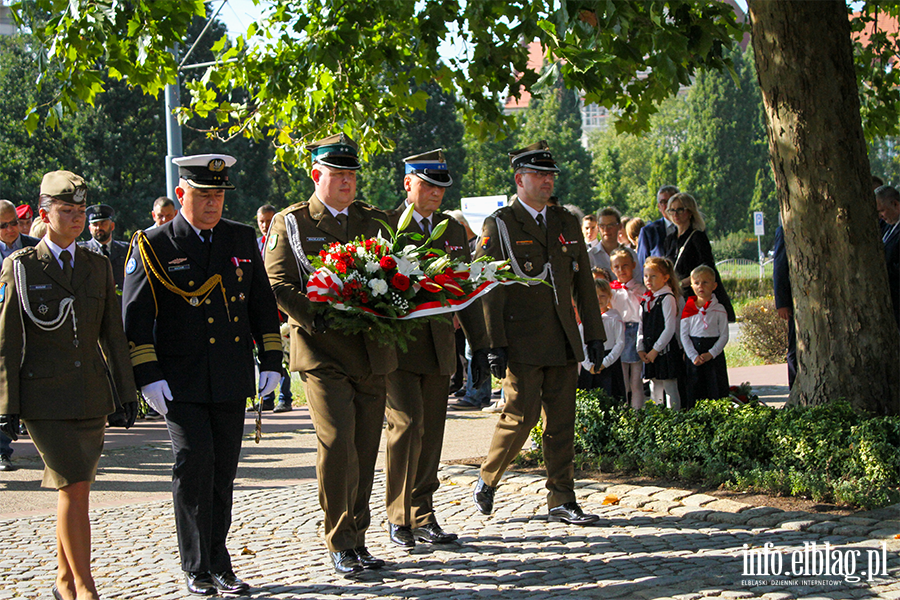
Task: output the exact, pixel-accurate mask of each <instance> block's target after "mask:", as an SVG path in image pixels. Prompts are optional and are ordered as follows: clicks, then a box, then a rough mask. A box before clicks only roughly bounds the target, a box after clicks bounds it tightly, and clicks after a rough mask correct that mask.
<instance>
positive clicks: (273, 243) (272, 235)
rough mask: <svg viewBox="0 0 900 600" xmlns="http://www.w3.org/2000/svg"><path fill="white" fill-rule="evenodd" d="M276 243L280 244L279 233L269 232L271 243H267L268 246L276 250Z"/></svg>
mask: <svg viewBox="0 0 900 600" xmlns="http://www.w3.org/2000/svg"><path fill="white" fill-rule="evenodd" d="M276 244H278V234H277V233H270V234H269V243H268V244H267V247H268V248H269V250H274V249H275V246H276Z"/></svg>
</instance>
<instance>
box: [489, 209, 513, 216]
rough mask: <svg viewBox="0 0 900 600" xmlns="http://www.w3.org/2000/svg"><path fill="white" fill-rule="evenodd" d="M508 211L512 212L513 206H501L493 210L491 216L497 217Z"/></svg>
mask: <svg viewBox="0 0 900 600" xmlns="http://www.w3.org/2000/svg"><path fill="white" fill-rule="evenodd" d="M507 213H512V206H501V207H500V208H498V209H497V210H495V211H494V212H492V213H491V215H490V216H491V217H493V218H494V219H496V218H497V217H499V216H501V215H505V214H507Z"/></svg>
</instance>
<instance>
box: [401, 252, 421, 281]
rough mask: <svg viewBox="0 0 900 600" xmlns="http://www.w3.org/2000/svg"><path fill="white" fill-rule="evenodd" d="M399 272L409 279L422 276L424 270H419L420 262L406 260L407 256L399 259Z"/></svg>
mask: <svg viewBox="0 0 900 600" xmlns="http://www.w3.org/2000/svg"><path fill="white" fill-rule="evenodd" d="M397 271H398V272H400V273H402V274H403V275H406V276H407V277H410V276H412V275H421V274H422V269H420V268H419V261H417V260H415V259H409V258H406V257H405V256H398V257H397Z"/></svg>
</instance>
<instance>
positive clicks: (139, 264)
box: [123, 154, 281, 595]
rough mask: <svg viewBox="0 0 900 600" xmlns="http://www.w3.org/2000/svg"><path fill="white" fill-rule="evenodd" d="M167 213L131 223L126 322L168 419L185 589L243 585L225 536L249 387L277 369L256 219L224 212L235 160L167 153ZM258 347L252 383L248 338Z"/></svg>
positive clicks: (142, 377)
mask: <svg viewBox="0 0 900 600" xmlns="http://www.w3.org/2000/svg"><path fill="white" fill-rule="evenodd" d="M173 162H174V163H175V164H176V165H178V176H179V180H178V187H177V188H175V194H176V196H177V197H178V201H179V202H180V203H181V210H180V211H179V212H178V214H177V215H176V216H175V218H174V219H172V220H171V221H169V222H167V223H165V224H164V225H161V226H160V227H156V228H154V229H152V230H149V231H147V232H142V231H139V232H138V233H137V234H135V238H134V240H133V242H132V251H131V256H130V257H129V258H128V261H127V262H126V264H125V292H124V295H123V298H124V305H125V333H126V335H127V336H128V341H129V343H130V344H131V362H132V365H133V366H134V376H135V380H136V381H137V383H138V385H139V386H141V393H142V394H143V395H144V398H146V399H147V403H148V404H149V405H150V406H151V407H152V408H153V409H154V410H156V411H157V412H158V413H159V414H161V415H164V416H165V418H166V427H167V428H168V430H169V437H170V438H171V439H172V452H173V454H174V458H175V464H174V466H173V468H172V498H173V501H174V508H175V528H176V531H177V533H178V550H179V553H180V555H181V568H182V570H183V571H184V577H185V582H186V584H187V589H188V592H190V593H192V594H197V595H212V594H215V593H216V592H217V591H218V592H225V593H238V594H240V593H244V592H246V591H247V590H248V589H249V585H248V584H247V583H245V582H243V581H241V580H240V579H238V577H237V576H236V575H235V573H234V571H233V570H232V566H231V556H230V554H229V553H228V549H227V548H226V545H225V540H226V538H227V537H228V529H229V528H230V527H231V506H232V497H233V493H234V478H235V475H236V474H237V465H238V459H239V458H240V454H241V438H242V436H243V433H244V410H245V408H246V400H247V398H252V397H253V396H255V395H256V394H257V390H259V392H258V393H259V395H261V396H264V395H265V394H268V393H270V392H271V391H272V390H274V389H275V386H277V385H278V381H279V380H280V379H281V373H280V372H281V336H280V334H279V330H278V311H277V309H276V307H275V297H274V296H273V295H272V289H271V287H269V281H268V277H266V270H265V266H264V265H263V262H262V257H261V256H260V254H259V247H258V246H257V245H256V235H255V233H254V231H253V229H252V228H251V227H249V226H247V225H244V224H243V223H238V222H236V221H230V220H228V219H223V218H222V210H223V207H224V204H225V191H226V190H233V189H234V186H233V185H232V184H231V183H230V181H229V179H228V169H229V167H231V166H232V165H233V164H234V162H235V159H234V157H231V156H227V155H223V154H202V155H195V156H184V157H181V158H177V159H174V160H173ZM254 346H255V347H256V348H257V352H258V355H259V370H260V375H259V385H258V386H257V382H256V374H255V363H254V358H253V348H254Z"/></svg>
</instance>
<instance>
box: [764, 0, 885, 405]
mask: <svg viewBox="0 0 900 600" xmlns="http://www.w3.org/2000/svg"><path fill="white" fill-rule="evenodd" d="M749 6H750V16H751V20H752V23H753V25H752V40H753V51H754V54H755V56H756V68H757V74H758V77H759V85H760V88H761V90H762V96H763V102H764V104H765V110H766V130H767V134H768V138H769V155H770V158H771V161H772V169H773V171H774V174H775V185H776V187H777V191H778V199H779V202H780V204H781V216H782V219H783V221H784V237H785V244H786V247H787V253H788V263H789V266H790V274H791V290H792V291H793V295H794V314H795V318H796V324H797V353H798V360H799V373H798V376H797V380H796V382H795V384H794V388H793V389H792V391H791V402H792V403H794V402H797V403H801V404H808V405H809V404H824V403H826V402H830V401H833V400H838V399H840V398H845V399H847V400H849V401H850V402H851V403H852V405H853V406H854V408H856V409H857V410H866V411H870V412H873V413H877V414H898V413H900V400H898V398H900V395H898V390H900V334H898V330H897V326H896V323H895V321H894V318H893V316H892V313H891V300H890V296H889V293H888V283H887V269H886V267H885V258H884V248H883V246H882V243H881V236H880V234H879V232H878V227H877V214H876V211H875V198H874V195H873V193H872V180H871V175H870V173H869V160H868V156H867V155H866V146H865V141H864V139H863V131H862V123H861V119H860V114H859V97H858V92H857V87H856V76H855V73H854V67H853V56H852V46H851V38H850V24H849V20H848V16H847V7H846V4H845V3H844V2H843V0H823V1H816V2H813V1H804V2H791V1H774V0H751V1H750V4H749Z"/></svg>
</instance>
